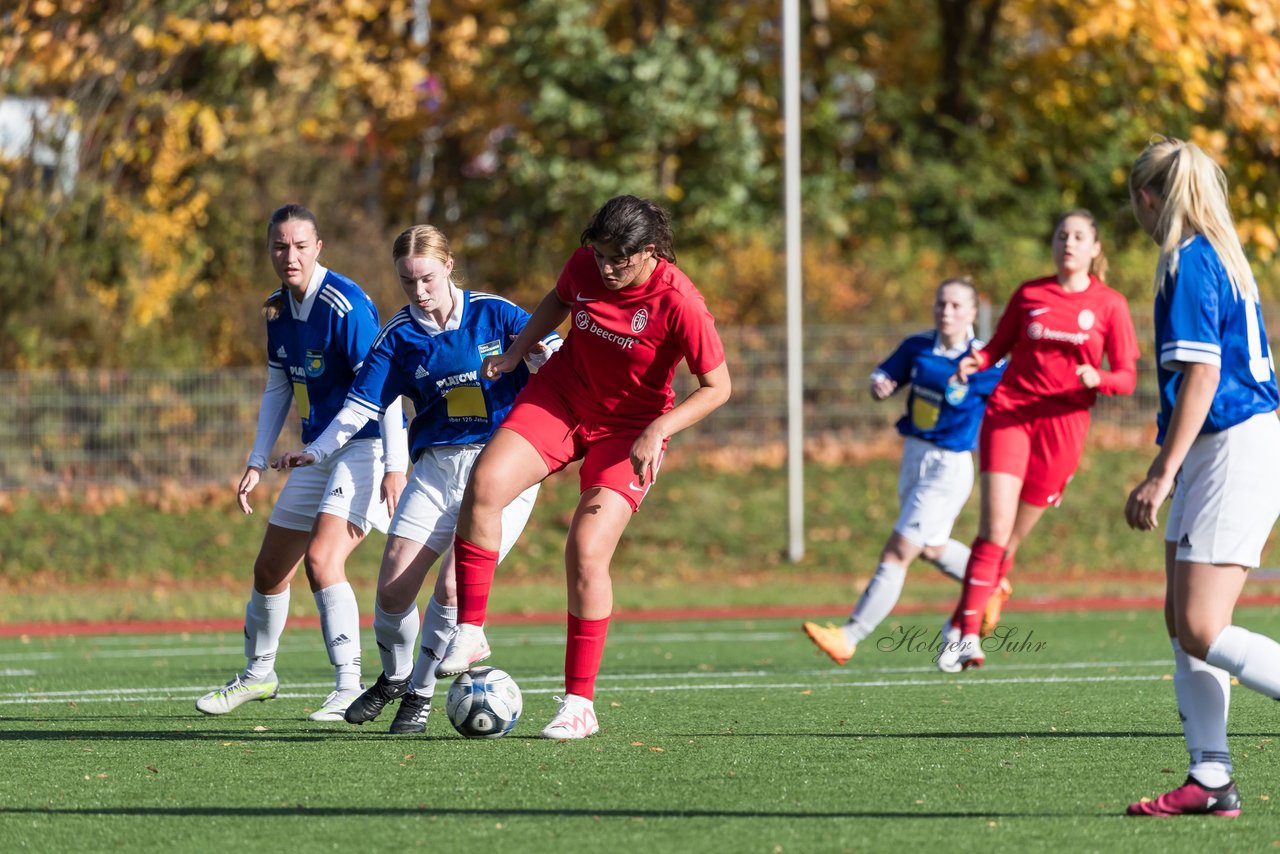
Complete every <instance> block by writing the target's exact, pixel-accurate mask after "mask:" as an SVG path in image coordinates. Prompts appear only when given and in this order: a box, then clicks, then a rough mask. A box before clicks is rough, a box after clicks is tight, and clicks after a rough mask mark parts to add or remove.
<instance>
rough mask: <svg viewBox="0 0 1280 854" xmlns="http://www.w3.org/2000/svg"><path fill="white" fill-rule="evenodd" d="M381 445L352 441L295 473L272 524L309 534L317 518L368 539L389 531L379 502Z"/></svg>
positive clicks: (375, 441) (386, 515)
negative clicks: (324, 516) (343, 524)
mask: <svg viewBox="0 0 1280 854" xmlns="http://www.w3.org/2000/svg"><path fill="white" fill-rule="evenodd" d="M382 474H383V467H382V440H381V439H354V440H352V441H350V442H348V443H347V444H345V445H343V446H342V447H341V448H339V449H338V450H337V451H336V452H335V453H333V454H331V455H330V456H328V457H326V458H325V459H323V460H321V461H320V462H318V463H316V464H314V465H309V466H302V467H300V468H296V469H291V470H290V471H289V479H288V480H287V481H285V485H284V489H282V490H280V497H279V498H277V499H276V505H275V508H274V509H272V511H271V524H272V525H278V526H279V527H281V528H288V529H290V530H292V531H310V530H311V528H312V526H313V525H314V524H315V518H316V515H317V514H319V513H328V514H330V515H332V516H337V517H338V518H340V519H346V520H347V521H348V522H350V523H351V524H353V525H356V526H358V527H359V528H360V530H362V531H364V532H365V533H366V534H367V533H369V529H370V528H377V529H378V530H379V531H384V532H385V531H386V530H387V525H389V524H390V522H391V514H390V513H388V512H387V505H386V504H385V503H384V502H383V501H382V499H381V492H382Z"/></svg>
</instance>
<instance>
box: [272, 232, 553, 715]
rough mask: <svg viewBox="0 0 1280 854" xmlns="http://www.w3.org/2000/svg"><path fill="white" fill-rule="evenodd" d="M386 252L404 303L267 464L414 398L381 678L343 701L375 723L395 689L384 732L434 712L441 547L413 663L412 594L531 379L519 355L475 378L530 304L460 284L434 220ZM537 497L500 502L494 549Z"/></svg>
mask: <svg viewBox="0 0 1280 854" xmlns="http://www.w3.org/2000/svg"><path fill="white" fill-rule="evenodd" d="M391 256H392V260H393V262H394V263H395V267H396V273H397V275H398V277H399V279H400V287H401V288H403V289H404V292H405V295H406V296H407V297H408V298H409V301H410V302H409V305H407V306H405V307H404V308H402V309H401V310H400V311H399V312H397V313H396V315H395V317H393V318H391V321H390V322H389V323H387V325H386V326H384V327H383V329H382V331H381V332H380V333H379V334H378V337H377V340H375V341H374V343H373V347H372V348H371V349H370V350H369V355H368V356H367V357H366V358H365V363H364V367H363V368H361V369H360V373H359V375H358V376H357V377H356V379H355V382H354V383H353V384H352V386H351V391H350V392H349V393H348V394H347V401H346V404H345V405H344V406H343V407H342V409H341V410H340V411H339V412H338V414H337V416H336V417H335V418H334V419H333V421H332V422H331V423H330V424H329V426H328V427H327V428H326V429H325V431H324V433H323V434H321V435H320V436H319V437H318V438H317V439H315V441H313V442H312V443H311V444H310V445H308V446H307V447H306V448H305V449H303V450H302V451H300V452H298V451H295V452H292V453H287V454H284V455H282V456H281V457H280V458H279V459H277V460H276V461H275V462H274V463H273V464H272V465H273V466H275V467H276V468H282V469H284V468H292V467H294V466H308V465H313V464H316V463H322V462H323V461H324V460H326V459H328V458H330V457H331V456H332V455H333V454H335V453H338V452H339V451H340V449H341V448H343V447H345V446H346V445H347V444H348V443H349V442H350V440H351V437H352V436H356V435H359V432H360V431H361V430H362V429H364V426H365V425H366V424H367V423H369V422H370V421H371V420H373V419H375V418H378V417H379V415H380V414H381V413H382V412H384V411H385V410H386V409H387V408H388V407H390V406H392V405H394V404H395V402H396V401H398V400H399V399H400V396H401V395H404V396H406V397H408V398H409V399H410V400H412V401H413V405H414V412H415V415H414V418H413V423H412V424H411V425H410V427H409V452H410V455H411V456H412V458H413V471H412V472H411V474H410V479H409V484H408V486H407V487H406V489H405V491H404V493H403V494H402V495H401V496H400V502H399V504H398V506H397V507H396V512H395V517H394V518H393V519H392V520H391V528H390V529H389V530H388V532H387V534H388V536H387V547H386V550H385V551H384V552H383V555H382V568H381V570H380V572H379V574H378V595H377V600H376V602H375V605H374V610H373V630H374V635H375V637H376V638H377V642H378V651H379V654H380V655H381V658H382V675H380V676H379V677H378V681H377V682H376V683H375V684H374V685H373V686H372V687H371V688H369V690H368V691H366V692H365V693H364V694H362V695H361V696H360V697H358V698H357V699H356V700H355V701H354V702H353V703H351V705H350V706H348V707H347V710H346V720H347V722H348V723H356V724H360V723H365V722H366V721H371V720H373V719H374V718H376V717H377V716H378V715H379V713H381V711H382V709H383V708H384V707H385V706H386V705H387V703H389V702H391V701H392V700H394V699H396V698H398V697H403V699H402V700H401V701H400V705H399V707H398V709H397V711H396V716H395V719H394V720H393V721H392V723H391V731H392V732H393V733H418V732H423V731H424V730H425V729H426V725H427V716H428V715H429V714H430V713H431V697H432V694H433V693H434V690H435V685H436V673H435V670H436V664H437V663H438V661H439V659H440V656H441V654H442V653H443V652H444V646H445V644H446V643H448V641H449V638H450V637H451V636H452V635H453V630H454V628H455V626H457V618H458V608H457V595H456V585H455V582H454V572H453V560H452V557H449V556H446V558H445V561H444V563H443V565H442V567H441V571H440V573H439V576H438V577H437V579H436V585H435V592H434V594H433V595H432V597H431V599H430V602H429V604H428V605H427V612H426V614H425V615H424V616H423V617H422V619H421V623H422V644H421V648H420V650H419V653H418V657H417V661H416V663H415V661H414V657H413V650H414V641H415V640H416V639H417V637H418V624H419V618H418V607H417V604H416V600H417V596H418V591H420V590H421V589H422V583H423V581H424V580H425V579H426V576H427V573H428V572H429V571H430V570H431V567H432V566H433V565H434V564H435V562H436V560H437V559H438V558H439V557H440V556H441V555H442V554H445V552H446V551H447V549H448V547H449V544H450V543H451V542H452V541H453V530H454V526H455V525H456V524H457V519H458V507H459V505H460V504H461V503H462V492H463V490H464V489H465V488H466V485H467V478H468V476H469V475H470V473H471V468H472V466H473V465H474V463H475V460H476V457H477V456H478V455H479V454H480V449H481V448H482V447H484V443H485V442H487V441H488V440H489V437H490V436H492V435H493V431H494V429H495V428H496V427H497V426H498V424H500V423H502V419H503V418H505V417H506V415H507V413H508V412H509V411H510V409H511V404H512V403H513V402H514V400H515V397H516V393H517V392H519V391H520V389H521V388H523V387H524V385H525V383H526V382H527V381H528V379H529V369H528V368H527V367H525V366H524V365H523V364H521V365H517V366H516V367H515V369H514V370H513V371H511V372H510V373H507V374H503V375H502V376H500V377H498V378H497V379H495V380H493V381H492V382H490V381H487V380H484V379H481V377H480V375H479V371H480V364H481V362H482V360H483V359H484V358H485V357H486V356H489V355H494V354H496V353H501V352H502V350H503V348H504V347H505V346H506V345H507V343H508V342H510V341H511V340H513V339H514V338H515V337H516V336H517V335H518V334H519V333H520V331H521V330H522V329H523V328H524V326H525V323H526V322H528V320H529V313H528V312H527V311H525V310H524V309H522V308H520V307H519V306H517V305H515V304H514V303H512V302H509V301H508V300H505V299H503V298H502V297H497V296H493V295H492V294H486V293H480V292H479V291H464V290H462V289H460V288H459V287H458V285H457V283H456V282H455V281H454V277H453V255H452V254H451V253H450V251H449V243H448V240H447V239H446V238H445V236H444V235H443V234H442V233H441V232H440V231H439V230H438V229H436V228H433V227H432V226H429V225H416V226H414V227H412V228H410V229H407V230H406V231H404V232H403V233H402V234H401V235H400V236H399V237H397V238H396V240H395V243H394V244H393V246H392V250H391ZM559 346H560V336H559V335H558V334H557V333H555V332H551V333H549V334H548V335H547V336H546V337H545V338H543V340H542V341H539V342H535V343H534V344H533V346H532V348H531V361H533V362H534V367H537V366H539V365H540V364H542V362H545V361H546V357H547V356H548V355H550V353H551V352H553V351H554V350H556V349H558V348H559ZM537 495H538V485H537V484H534V485H533V486H530V487H529V488H528V489H526V490H524V491H523V492H521V493H520V494H519V495H517V496H516V497H515V498H514V500H513V501H512V502H511V503H510V504H508V505H507V506H506V508H505V509H504V510H503V513H502V546H501V548H500V550H499V551H500V553H501V556H505V555H506V553H507V551H508V550H510V548H511V546H512V545H514V543H515V541H516V538H517V537H519V536H520V532H521V531H522V530H524V525H525V522H526V521H528V518H529V513H530V511H531V510H532V509H533V502H534V499H535V498H536V497H537Z"/></svg>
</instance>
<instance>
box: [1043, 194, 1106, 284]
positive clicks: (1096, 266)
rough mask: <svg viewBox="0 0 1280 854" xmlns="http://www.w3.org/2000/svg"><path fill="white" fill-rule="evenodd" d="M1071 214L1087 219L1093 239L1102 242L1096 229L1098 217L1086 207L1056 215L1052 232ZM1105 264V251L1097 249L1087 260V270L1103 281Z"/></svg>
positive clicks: (1104, 278) (1071, 215)
mask: <svg viewBox="0 0 1280 854" xmlns="http://www.w3.org/2000/svg"><path fill="white" fill-rule="evenodd" d="M1073 216H1078V217H1080V218H1081V219H1087V220H1088V221H1089V225H1090V226H1091V227H1092V228H1093V236H1094V239H1095V240H1097V241H1098V242H1099V243H1101V242H1102V233H1101V232H1100V231H1098V218H1097V217H1095V216H1094V215H1093V211H1091V210H1089V209H1088V208H1072V209H1071V210H1069V211H1067V212H1066V213H1064V214H1063V215H1062V216H1060V217H1058V220H1057V222H1055V223H1054V224H1053V230H1054V232H1055V233H1056V232H1057V231H1058V229H1059V228H1061V227H1062V224H1063V223H1064V222H1066V221H1067V220H1068V219H1070V218H1071V217H1073ZM1107 266H1108V265H1107V253H1106V252H1105V251H1102V250H1099V251H1098V257H1096V258H1094V259H1093V260H1092V261H1090V262H1089V272H1090V273H1092V274H1093V275H1095V276H1097V277H1098V279H1099V280H1100V281H1104V282H1105V281H1106V280H1107Z"/></svg>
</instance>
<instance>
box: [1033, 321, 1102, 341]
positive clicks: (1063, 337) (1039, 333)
mask: <svg viewBox="0 0 1280 854" xmlns="http://www.w3.org/2000/svg"><path fill="white" fill-rule="evenodd" d="M1027 337H1028V338H1030V339H1031V340H1032V341H1039V340H1041V339H1044V340H1045V341H1061V342H1063V343H1064V344H1075V345H1076V346H1079V345H1081V344H1083V343H1084V342H1086V341H1088V340H1089V333H1088V332H1062V331H1060V330H1057V329H1048V328H1046V327H1045V325H1044V324H1043V323H1028V324H1027Z"/></svg>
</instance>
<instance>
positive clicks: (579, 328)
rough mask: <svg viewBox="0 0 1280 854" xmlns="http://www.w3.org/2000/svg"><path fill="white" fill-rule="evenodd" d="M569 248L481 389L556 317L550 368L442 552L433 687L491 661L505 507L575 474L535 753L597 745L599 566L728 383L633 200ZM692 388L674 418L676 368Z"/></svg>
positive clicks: (499, 440)
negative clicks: (447, 573) (442, 603)
mask: <svg viewBox="0 0 1280 854" xmlns="http://www.w3.org/2000/svg"><path fill="white" fill-rule="evenodd" d="M581 243H582V247H583V248H580V249H578V250H577V251H576V252H575V253H574V254H573V255H572V256H570V258H569V260H568V262H567V263H566V264H565V267H564V270H563V272H561V273H560V278H559V280H558V281H557V282H556V286H555V288H554V289H552V290H551V291H550V292H549V293H548V294H547V295H546V296H545V297H544V298H543V300H542V302H541V303H540V304H539V305H538V307H537V308H536V309H535V310H534V312H533V316H532V317H531V318H530V320H529V323H528V325H526V326H525V328H524V331H522V332H521V333H520V335H519V337H518V338H516V340H515V342H514V343H512V345H511V346H510V347H509V348H508V349H507V351H506V352H505V353H502V354H500V355H495V356H490V357H489V358H487V359H486V360H485V362H484V365H483V367H482V368H481V370H482V372H483V374H484V376H485V377H486V378H490V379H492V378H494V377H497V376H499V375H500V374H503V373H506V372H508V371H511V370H512V369H514V368H515V367H516V365H518V364H519V363H520V360H521V359H522V358H523V357H524V355H525V354H526V353H527V352H528V350H529V348H530V347H532V346H533V345H534V343H535V342H537V341H538V340H540V339H541V338H542V337H543V336H545V335H546V334H547V333H549V332H550V331H552V330H553V329H555V328H556V327H557V326H559V325H560V323H561V322H562V321H564V320H565V319H566V318H569V319H570V329H569V334H568V336H567V340H566V341H565V344H564V346H563V347H562V348H561V349H560V352H559V353H558V354H557V355H556V358H555V359H552V360H551V361H550V362H548V364H547V366H546V367H545V368H543V369H542V370H541V371H539V372H538V373H537V374H535V375H534V376H533V377H532V378H531V380H530V382H529V385H527V386H526V387H525V388H524V390H523V391H521V393H520V395H519V397H517V398H516V403H515V406H514V407H513V408H512V410H511V414H510V415H508V416H507V420H506V421H504V422H503V424H502V426H501V427H499V428H498V429H497V431H496V432H495V433H494V434H493V438H492V439H490V440H489V443H488V445H486V446H485V449H484V451H482V452H481V454H480V457H479V459H478V460H477V461H476V464H475V468H474V469H473V470H472V473H471V480H470V482H469V484H468V486H467V491H466V494H465V496H464V497H463V499H462V509H461V512H460V515H459V518H458V526H457V533H456V535H455V538H454V554H455V557H456V560H457V578H458V631H457V633H456V634H455V635H454V637H453V640H452V641H450V643H449V647H448V648H447V649H446V650H445V653H444V656H443V658H442V660H441V662H440V665H439V667H438V668H437V669H436V672H437V674H438V675H440V676H452V675H454V674H456V673H461V672H463V671H464V670H467V669H468V668H469V667H471V665H473V664H475V663H476V662H478V661H483V660H484V659H486V658H488V657H489V643H488V641H487V640H486V639H485V635H484V629H483V625H484V620H485V612H486V609H487V606H488V599H489V590H490V587H491V586H492V584H493V575H494V570H495V568H496V566H497V556H498V552H497V549H498V544H499V542H500V538H501V530H502V508H503V507H505V506H507V504H509V503H510V502H511V500H512V499H513V498H515V496H517V495H519V494H520V493H521V492H523V491H524V490H525V489H527V488H528V487H530V486H532V485H533V484H535V483H540V482H541V481H542V480H543V479H545V478H546V477H547V475H549V474H551V473H552V472H556V471H559V470H560V469H562V468H564V467H565V466H566V465H568V464H569V463H570V462H572V461H574V460H582V467H581V469H580V471H579V475H578V477H579V483H580V486H581V490H582V494H581V498H580V499H579V502H578V508H577V511H576V512H575V513H574V516H573V521H572V522H571V523H570V525H569V534H568V539H567V542H566V543H565V573H566V581H567V586H568V594H569V603H568V605H569V607H568V640H567V645H566V649H565V697H564V699H563V700H562V701H561V705H560V709H559V711H558V712H557V714H556V716H555V717H554V718H553V719H552V720H551V723H549V724H548V725H547V726H546V727H545V728H544V729H543V730H542V736H543V737H544V738H556V739H564V738H585V737H586V736H589V735H592V734H593V733H595V732H597V731H599V724H598V722H597V720H596V714H595V708H594V706H593V702H592V701H593V697H594V693H595V681H596V675H597V674H598V673H599V670H600V661H601V658H602V656H603V654H604V643H605V635H606V633H607V630H608V624H609V615H610V614H611V612H612V611H613V584H612V581H611V580H610V577H609V564H610V562H611V560H612V559H613V553H614V550H615V549H616V548H617V545H618V541H619V540H620V539H621V537H622V532H623V531H624V530H625V529H626V527H627V523H628V522H629V521H630V520H631V515H632V514H633V513H634V512H635V511H636V510H638V509H639V507H640V503H641V501H643V500H644V497H645V495H647V494H648V492H649V489H650V488H651V487H652V486H653V482H654V479H655V478H656V477H657V475H658V468H659V466H660V465H661V464H662V455H663V451H664V449H665V448H666V444H667V440H668V439H669V438H670V437H671V436H672V435H674V434H676V433H678V432H680V431H681V430H683V429H685V428H686V427H689V426H690V425H692V424H695V423H696V422H698V421H700V420H702V419H703V418H704V417H706V416H707V415H708V414H709V413H711V412H712V411H713V410H715V409H716V408H717V407H719V406H720V405H721V404H723V403H724V402H725V401H726V400H728V399H729V392H730V381H729V369H728V367H727V366H726V364H725V356H724V346H723V345H722V344H721V342H720V336H719V335H718V334H717V333H716V329H715V320H714V319H713V318H712V316H711V313H710V312H709V311H708V310H707V306H706V303H705V302H704V301H703V299H702V295H701V294H699V293H698V290H697V288H695V287H694V286H693V283H692V282H690V281H689V279H688V277H687V276H685V274H684V273H683V272H681V271H680V269H679V268H677V267H676V266H675V254H674V252H673V251H672V237H671V226H670V223H669V220H668V217H667V213H666V211H664V210H663V209H662V208H660V207H659V206H657V205H656V204H654V203H653V202H650V201H647V200H644V199H638V198H636V197H634V196H618V197H616V198H613V199H610V200H609V201H608V202H606V203H605V205H604V206H603V207H602V208H600V210H598V211H596V213H595V215H594V216H593V217H592V218H591V222H590V223H589V224H588V225H587V227H586V229H585V230H584V231H583V232H582V236H581ZM682 361H683V362H687V363H688V366H689V370H690V371H691V372H692V373H693V374H694V375H695V376H696V377H697V379H698V388H696V389H695V390H694V391H693V392H692V393H691V394H690V395H689V396H688V397H686V398H685V399H683V400H682V401H680V402H679V403H675V395H674V393H673V392H672V389H671V380H672V377H673V376H674V375H675V370H676V367H677V366H678V365H679V363H680V362H682Z"/></svg>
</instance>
